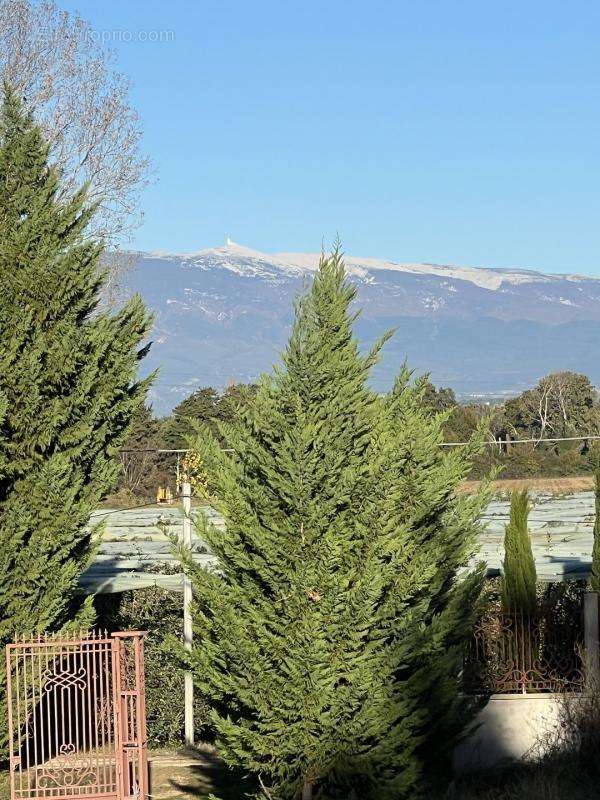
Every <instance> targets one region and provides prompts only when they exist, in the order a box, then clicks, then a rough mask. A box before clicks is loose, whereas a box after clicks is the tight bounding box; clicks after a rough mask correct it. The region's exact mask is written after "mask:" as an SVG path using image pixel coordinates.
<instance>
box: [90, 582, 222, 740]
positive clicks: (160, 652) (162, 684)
mask: <svg viewBox="0 0 600 800" xmlns="http://www.w3.org/2000/svg"><path fill="white" fill-rule="evenodd" d="M96 607H97V609H98V625H99V626H100V627H102V628H104V627H106V628H108V629H109V630H110V631H115V630H145V631H148V635H147V636H146V638H145V640H144V642H145V647H144V649H145V667H146V669H145V673H146V713H147V720H148V745H149V746H150V747H174V746H180V745H182V744H183V672H182V671H181V668H180V667H179V665H178V664H177V663H176V662H175V661H174V659H173V656H172V655H171V654H170V653H168V652H166V650H165V649H164V648H163V642H164V639H165V637H166V636H168V635H171V636H175V637H178V638H182V635H183V611H182V595H181V593H180V592H168V591H166V590H164V589H158V588H154V587H153V588H148V589H137V590H135V591H128V592H122V593H121V594H114V595H99V596H98V597H97V598H96ZM194 719H195V721H196V730H197V731H198V730H199V729H200V728H202V727H203V725H205V723H206V720H207V712H206V706H205V705H204V703H203V701H202V699H201V698H199V697H197V696H196V698H195V707H194Z"/></svg>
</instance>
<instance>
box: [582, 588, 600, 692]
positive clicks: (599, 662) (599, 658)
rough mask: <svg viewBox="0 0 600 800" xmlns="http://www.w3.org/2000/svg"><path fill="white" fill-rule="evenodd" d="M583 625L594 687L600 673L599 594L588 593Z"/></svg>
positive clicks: (590, 680)
mask: <svg viewBox="0 0 600 800" xmlns="http://www.w3.org/2000/svg"><path fill="white" fill-rule="evenodd" d="M583 625H584V632H585V653H586V661H587V665H586V666H587V669H588V673H589V674H588V681H589V682H590V684H591V685H594V684H596V683H597V681H598V677H599V673H600V652H599V649H598V647H599V644H598V639H599V636H598V634H599V627H600V626H599V621H598V592H591V591H590V592H586V593H585V594H584V603H583Z"/></svg>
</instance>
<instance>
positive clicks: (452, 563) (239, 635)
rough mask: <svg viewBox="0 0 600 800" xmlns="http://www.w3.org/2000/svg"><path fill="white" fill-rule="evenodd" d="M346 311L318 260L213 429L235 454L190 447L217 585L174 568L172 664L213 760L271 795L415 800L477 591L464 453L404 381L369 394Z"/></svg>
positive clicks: (349, 294)
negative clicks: (183, 610) (182, 607)
mask: <svg viewBox="0 0 600 800" xmlns="http://www.w3.org/2000/svg"><path fill="white" fill-rule="evenodd" d="M354 297H355V291H354V290H353V289H352V288H351V287H350V286H349V284H348V283H347V282H346V280H345V273H344V267H343V262H342V258H341V255H340V253H339V252H337V251H336V252H334V253H333V255H332V256H331V257H328V258H322V260H321V263H320V267H319V270H318V273H317V275H316V277H315V279H314V282H313V284H312V288H311V290H310V292H309V294H308V295H307V296H306V297H305V298H304V299H303V300H302V301H301V302H300V303H299V304H298V307H297V310H296V320H295V324H294V327H293V330H292V334H291V338H290V341H289V344H288V347H287V350H286V352H285V355H284V363H283V368H282V369H278V370H276V371H275V373H274V375H272V376H271V377H265V378H264V379H263V380H262V382H261V383H260V386H259V389H258V392H257V395H256V396H255V398H254V399H253V401H252V402H250V404H249V405H248V406H247V407H246V408H245V409H243V410H242V411H241V413H240V417H239V419H238V420H236V421H235V422H234V423H233V424H231V425H229V426H226V425H221V434H222V435H223V436H224V437H225V438H226V440H227V443H228V445H229V447H230V448H232V449H233V451H234V454H233V455H230V454H228V453H225V452H223V451H221V450H219V447H218V442H217V440H216V439H215V438H214V437H210V435H209V434H208V431H205V432H204V433H203V435H201V436H200V437H198V439H197V441H196V444H195V447H196V449H197V450H198V453H199V456H200V457H201V458H202V463H203V466H204V467H205V468H206V470H207V477H208V483H207V486H208V491H209V493H210V495H211V500H212V502H213V503H214V505H215V506H216V507H217V508H218V509H219V510H220V511H221V513H222V514H223V516H224V518H225V521H226V530H225V531H217V530H215V529H213V528H212V527H211V526H210V525H209V524H208V523H207V522H206V521H205V522H204V523H203V525H202V526H201V535H202V536H204V537H206V539H207V540H208V541H209V543H210V545H211V547H212V549H213V552H214V553H215V554H216V555H217V557H218V559H219V563H220V569H219V572H218V573H215V572H207V571H205V570H202V569H201V568H199V567H197V566H195V565H194V564H193V563H191V561H190V560H189V559H188V560H187V563H186V569H188V570H189V572H190V574H191V575H192V578H193V581H194V585H195V592H196V601H195V611H194V624H195V631H196V637H197V639H196V642H197V644H196V646H195V648H194V650H193V652H192V655H191V657H190V660H189V661H190V664H191V667H192V669H193V670H194V675H195V681H196V684H197V686H198V688H199V689H200V691H201V692H202V693H203V695H204V696H205V697H206V698H207V700H208V701H209V702H210V704H211V706H212V721H213V723H214V726H215V729H216V731H217V735H218V740H219V747H220V752H221V753H222V755H223V756H224V758H225V759H226V760H227V762H228V763H230V764H232V765H238V766H242V767H243V768H245V769H246V770H249V771H251V772H253V773H254V774H255V775H256V776H258V778H259V779H260V781H261V782H262V783H263V784H264V786H265V788H266V792H265V795H268V796H269V797H276V798H278V800H287V799H288V798H302V800H311V798H315V797H317V796H318V797H340V798H341V797H343V798H349V797H357V798H358V797H360V798H361V800H362V799H363V798H373V800H374V798H378V800H383V799H384V798H400V797H406V798H408V797H410V798H415V797H417V795H418V786H419V785H421V782H422V774H421V770H422V763H423V760H424V757H425V756H424V753H425V750H426V749H427V745H428V744H429V745H431V744H432V742H433V741H434V738H435V736H436V732H437V731H438V730H439V728H438V727H437V722H434V718H437V717H439V724H442V721H443V720H442V719H441V718H442V717H443V718H444V720H447V718H448V717H449V716H451V715H450V709H449V706H453V705H454V700H455V697H456V694H457V680H456V667H457V655H458V651H459V649H460V644H462V642H463V639H464V635H465V629H466V628H468V624H467V623H466V621H465V620H467V618H468V617H469V616H470V614H471V613H472V608H473V600H474V597H475V596H476V595H477V592H478V588H479V582H480V580H481V576H480V574H479V575H478V576H477V577H476V578H475V579H474V580H471V579H468V580H467V581H466V582H465V583H464V584H462V585H463V586H464V587H465V588H464V589H459V588H457V587H458V582H457V580H456V578H457V569H458V568H459V567H464V566H465V564H466V562H467V560H468V558H469V557H470V556H471V554H472V551H473V540H474V535H475V533H476V527H477V525H476V522H475V520H476V517H477V513H478V510H479V507H480V505H481V502H482V500H481V498H480V497H478V498H464V499H458V498H457V497H456V495H455V493H454V491H453V490H454V488H455V486H456V483H457V482H458V480H460V479H461V478H462V477H464V474H465V471H466V469H467V459H466V458H465V455H464V453H459V452H454V453H450V452H448V451H443V450H442V449H441V448H440V447H439V446H438V445H439V443H440V442H441V441H442V438H443V437H442V429H441V425H442V421H441V420H440V419H439V418H438V417H435V416H434V415H432V413H431V412H430V411H427V410H425V407H424V406H423V404H422V403H421V395H422V387H421V388H415V387H414V386H412V387H410V386H408V376H407V375H406V374H405V375H403V378H402V379H401V380H399V382H398V384H397V386H396V389H395V391H394V393H393V395H392V397H391V398H389V399H381V398H379V397H378V396H376V395H375V394H374V393H373V392H372V391H370V390H369V388H368V386H367V378H368V376H369V372H370V368H371V366H372V364H373V363H374V360H375V358H376V356H377V352H378V349H379V346H380V345H377V347H376V348H375V350H374V351H373V352H371V353H370V354H368V355H361V354H360V353H359V350H358V346H357V343H356V341H355V339H354V337H353V333H352V324H353V322H354V319H355V317H354V315H353V314H351V312H350V311H349V305H350V303H351V302H352V301H353V299H354ZM465 598H466V599H467V600H468V603H463V601H464V600H465ZM448 652H450V656H448ZM436 662H439V663H440V664H441V666H439V667H438V666H436ZM428 668H429V669H431V670H432V672H430V673H428V671H427V670H428ZM436 681H437V682H440V684H441V685H439V686H437V687H435V691H434V687H433V685H434V684H435V683H436ZM432 695H433V696H432ZM442 695H445V699H444V700H442Z"/></svg>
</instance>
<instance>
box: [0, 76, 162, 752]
mask: <svg viewBox="0 0 600 800" xmlns="http://www.w3.org/2000/svg"><path fill="white" fill-rule="evenodd" d="M60 186H61V184H60V176H59V174H58V173H57V171H56V170H55V169H54V168H52V167H51V166H49V164H48V147H47V145H46V144H45V143H44V141H43V138H42V135H41V133H40V130H39V128H38V127H37V126H36V125H35V124H34V122H33V121H32V118H31V116H30V115H29V114H27V113H25V112H24V111H23V108H22V104H21V102H20V100H19V98H18V97H17V96H16V95H15V94H14V93H13V92H11V91H10V90H9V89H8V88H5V91H4V98H3V105H2V108H1V111H0V272H1V274H2V292H1V294H0V398H1V402H0V406H1V410H2V418H1V422H0V643H1V644H2V645H3V644H4V643H6V642H7V641H8V640H10V639H12V637H13V636H14V634H15V632H31V633H38V632H43V631H45V630H56V629H59V628H61V627H63V626H65V625H66V624H68V623H69V621H72V620H73V618H74V615H76V613H77V612H78V611H79V612H80V613H79V617H78V618H77V623H78V624H82V625H83V624H86V623H87V622H88V621H89V617H90V614H91V603H90V602H89V601H88V602H87V603H83V606H82V602H81V601H80V599H79V598H78V596H77V595H76V587H77V582H78V578H79V575H80V573H81V571H82V570H83V569H84V568H85V567H86V565H87V563H88V561H89V558H90V555H91V553H92V548H93V541H92V539H93V537H92V533H90V532H89V531H86V530H85V525H86V524H87V522H88V520H89V517H90V513H91V511H92V510H93V509H94V508H95V507H96V506H97V504H98V502H99V501H100V499H101V498H102V496H103V495H104V494H105V493H106V492H107V491H108V490H109V489H110V488H111V487H112V486H113V485H114V483H115V481H116V478H117V472H118V465H117V463H116V459H115V452H116V448H117V447H118V445H119V444H120V443H121V441H122V439H123V436H124V435H125V433H126V431H127V428H128V425H129V421H130V418H131V416H132V414H133V412H134V411H135V409H136V408H137V407H138V406H139V405H140V404H141V403H142V402H143V399H144V395H145V392H146V385H147V381H140V382H138V381H136V377H135V376H136V372H137V366H138V361H139V359H140V358H141V357H142V356H143V354H144V352H145V351H144V348H141V349H140V345H141V342H142V340H143V339H144V337H145V336H146V335H147V332H148V330H149V324H150V320H149V317H148V315H147V313H146V310H145V309H144V307H143V305H142V303H141V301H140V299H139V298H134V299H133V300H131V301H130V302H129V303H128V304H127V305H126V306H125V307H124V308H123V309H122V310H121V311H119V312H118V313H115V314H109V313H104V314H100V313H97V312H96V306H97V302H98V297H99V292H100V289H101V287H102V283H103V276H102V274H101V273H100V272H99V270H98V259H99V256H100V253H101V249H102V248H101V246H100V244H98V243H96V242H93V241H90V239H89V238H86V228H87V226H88V223H89V221H90V219H91V217H92V214H93V208H92V207H90V206H89V205H88V204H87V202H86V192H85V188H84V189H82V190H81V191H80V192H78V193H77V194H76V195H75V196H74V197H73V198H72V199H70V200H67V201H61V199H59V198H60ZM0 663H1V664H2V666H0V684H2V685H3V684H4V680H5V675H4V672H3V671H2V670H3V669H4V663H3V659H2V660H0ZM5 705H6V693H5V691H4V690H2V691H0V751H2V750H3V748H4V747H5V745H6V727H5V720H6V707H5Z"/></svg>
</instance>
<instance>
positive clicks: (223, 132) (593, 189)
mask: <svg viewBox="0 0 600 800" xmlns="http://www.w3.org/2000/svg"><path fill="white" fill-rule="evenodd" d="M58 2H59V4H60V5H61V6H62V7H64V8H66V9H68V10H76V9H77V10H79V11H80V13H81V14H82V16H83V17H85V18H86V19H88V20H89V21H90V22H91V23H92V24H93V25H94V27H95V28H96V29H97V30H98V31H99V32H103V35H104V36H105V37H106V38H108V39H110V40H111V46H112V47H114V48H115V50H116V51H117V53H118V56H119V66H120V67H121V69H122V70H123V71H124V72H126V73H127V74H129V76H130V77H131V78H132V80H133V84H134V88H133V100H134V104H135V105H136V106H137V109H138V110H139V113H140V114H141V117H142V120H143V125H144V129H145V142H144V144H145V149H146V151H147V153H148V154H149V155H150V156H151V158H152V159H153V161H154V164H155V168H156V173H157V182H156V184H155V185H154V186H153V187H151V188H150V189H149V190H148V191H147V193H146V195H145V200H144V208H145V215H146V216H145V222H144V225H143V227H142V228H141V229H140V230H139V232H138V235H137V238H136V241H135V245H136V246H137V247H139V248H141V249H146V250H150V249H162V250H169V251H174V252H184V251H193V250H198V249H201V248H204V247H212V246H218V245H221V244H222V243H223V242H224V240H225V237H226V236H230V237H231V238H233V239H234V240H236V241H238V242H240V243H242V244H245V245H248V246H250V247H255V248H256V249H260V250H265V251H273V252H274V251H277V250H288V251H289V250H303V251H304V250H310V251H314V250H318V249H320V246H321V241H322V240H323V239H324V240H325V242H326V243H328V242H329V241H331V239H332V238H333V237H334V236H335V233H336V231H337V232H339V234H340V236H341V238H342V241H343V244H344V247H345V249H346V251H347V252H349V253H353V254H356V255H363V256H373V257H382V258H390V259H395V260H409V261H434V262H440V263H459V264H467V265H485V266H522V267H532V268H538V269H542V270H546V271H552V272H561V271H573V272H583V273H588V274H594V275H600V226H599V222H600V194H599V183H600V181H599V178H600V137H599V132H600V102H599V100H600V82H599V81H600V3H598V2H597V0H593V2H592V1H591V2H578V1H577V0H576V1H575V2H571V3H566V2H564V0H561V1H560V2H557V1H556V0H543V2H542V0H527V2H523V0H521V1H520V2H513V1H512V0H508V1H506V2H481V0H477V2H473V1H472V0H439V1H438V2H434V0H409V1H408V0H396V2H380V1H379V0H369V1H367V0H362V1H361V2H354V0H322V2H314V0H296V1H295V2H291V1H290V0H277V2H271V0H236V2H232V1H231V0H210V2H207V1H203V0H200V1H199V2H191V1H188V2H183V0H172V1H171V2H165V1H164V0H161V1H160V2H157V1H156V0H102V2H99V0H58ZM160 31H163V32H167V33H166V34H163V35H162V38H163V39H164V40H163V41H151V39H152V38H156V36H157V35H158V34H156V32H160Z"/></svg>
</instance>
